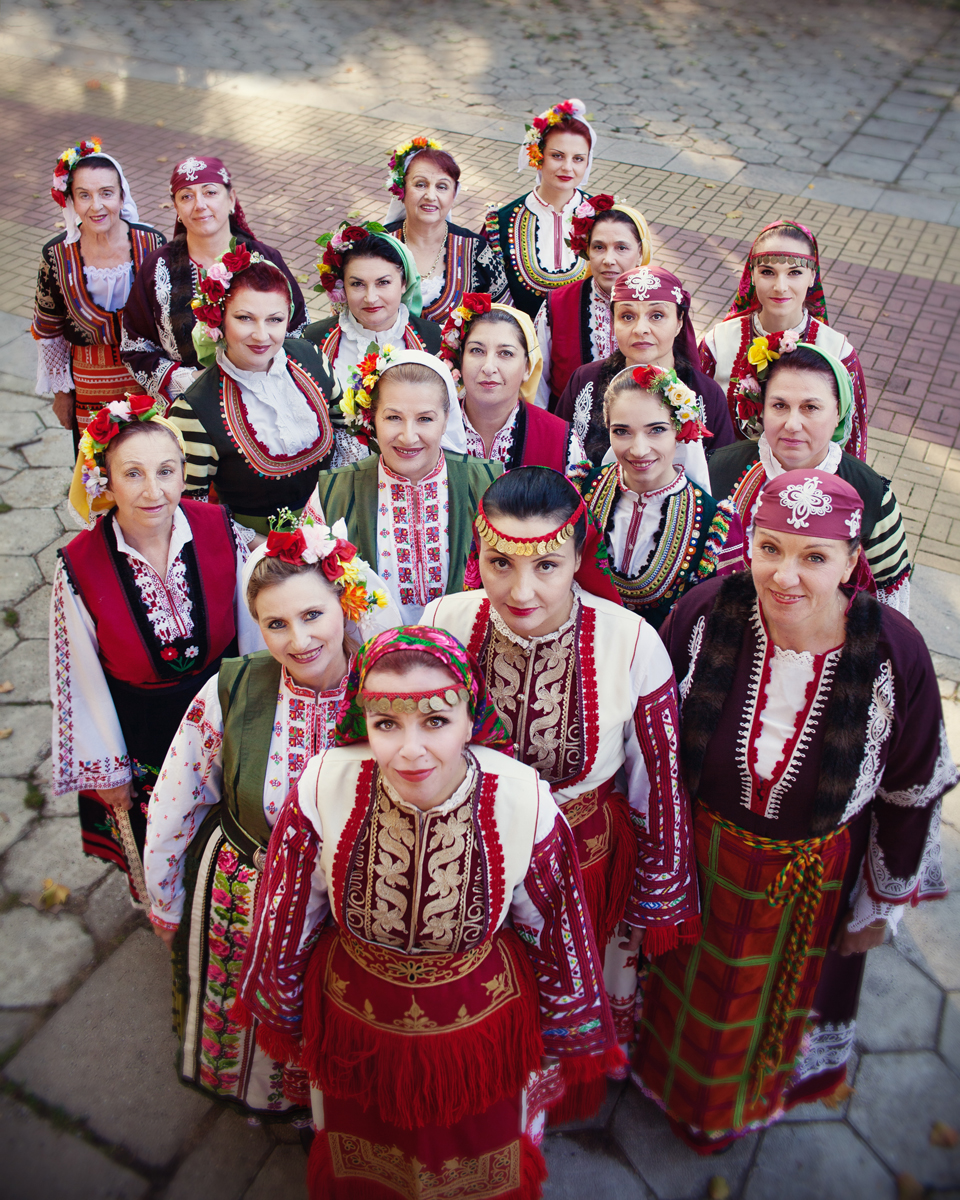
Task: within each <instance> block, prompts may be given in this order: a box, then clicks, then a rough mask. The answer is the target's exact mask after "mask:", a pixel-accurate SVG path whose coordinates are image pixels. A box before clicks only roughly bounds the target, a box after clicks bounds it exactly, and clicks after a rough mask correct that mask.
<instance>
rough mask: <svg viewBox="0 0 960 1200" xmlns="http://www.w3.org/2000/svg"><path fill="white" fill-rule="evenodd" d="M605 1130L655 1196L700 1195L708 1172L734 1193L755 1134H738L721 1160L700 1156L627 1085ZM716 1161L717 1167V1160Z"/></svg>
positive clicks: (683, 1198)
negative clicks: (723, 1180) (738, 1136)
mask: <svg viewBox="0 0 960 1200" xmlns="http://www.w3.org/2000/svg"><path fill="white" fill-rule="evenodd" d="M610 1132H611V1133H612V1134H613V1136H614V1138H615V1139H616V1141H617V1142H618V1144H619V1146H620V1149H621V1150H622V1151H623V1153H624V1154H625V1155H626V1156H627V1158H628V1159H629V1161H630V1165H631V1166H632V1167H633V1168H634V1170H635V1171H637V1173H638V1174H639V1175H640V1176H641V1177H642V1179H643V1180H644V1182H645V1183H646V1184H647V1186H648V1187H650V1188H652V1190H653V1191H654V1192H655V1193H656V1194H657V1196H659V1197H661V1198H663V1200H666V1198H669V1200H700V1197H702V1196H703V1194H704V1192H705V1191H706V1187H707V1184H708V1182H709V1181H710V1179H711V1177H712V1176H714V1175H717V1174H721V1175H723V1176H724V1177H725V1178H726V1180H727V1182H728V1183H729V1184H730V1188H731V1191H732V1192H733V1193H734V1194H736V1192H737V1190H738V1189H739V1187H740V1185H741V1183H742V1182H743V1179H744V1177H745V1175H746V1173H747V1169H748V1168H749V1166H750V1163H751V1161H752V1159H753V1152H754V1150H755V1148H756V1144H757V1138H756V1135H754V1134H751V1135H749V1136H748V1137H744V1138H740V1139H739V1140H738V1141H737V1142H736V1143H735V1144H734V1145H733V1147H732V1149H730V1150H729V1151H728V1152H727V1153H726V1154H724V1155H723V1157H722V1160H720V1159H715V1158H712V1157H710V1156H707V1157H701V1155H699V1154H697V1153H696V1152H695V1151H693V1150H691V1149H690V1148H689V1147H688V1146H686V1145H685V1144H684V1143H683V1142H681V1141H680V1139H679V1138H678V1137H675V1136H674V1135H673V1134H672V1133H671V1131H670V1127H669V1125H668V1124H667V1118H666V1117H665V1116H664V1114H663V1113H662V1112H661V1111H660V1109H659V1108H657V1106H656V1105H655V1104H654V1103H653V1101H652V1100H648V1099H647V1097H646V1096H643V1095H642V1094H641V1093H640V1092H639V1091H638V1090H637V1089H636V1088H635V1087H632V1086H631V1087H630V1088H629V1089H628V1090H627V1092H626V1093H625V1094H624V1096H623V1099H622V1100H621V1101H620V1103H619V1104H618V1105H617V1108H616V1111H615V1112H614V1114H613V1121H612V1122H611V1124H610ZM720 1161H722V1164H723V1169H722V1171H721V1170H719V1169H718V1167H717V1163H718V1162H720Z"/></svg>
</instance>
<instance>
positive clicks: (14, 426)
mask: <svg viewBox="0 0 960 1200" xmlns="http://www.w3.org/2000/svg"><path fill="white" fill-rule="evenodd" d="M43 429H44V426H43V422H42V421H41V420H40V416H39V414H38V413H36V412H32V411H29V410H24V411H20V412H12V413H8V414H7V416H6V417H5V418H4V421H3V424H2V425H0V446H20V445H22V444H23V443H24V442H27V441H29V440H30V439H31V438H38V437H40V435H41V434H42V433H43Z"/></svg>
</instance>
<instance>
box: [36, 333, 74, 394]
mask: <svg viewBox="0 0 960 1200" xmlns="http://www.w3.org/2000/svg"><path fill="white" fill-rule="evenodd" d="M70 354H71V351H70V343H69V342H68V341H67V339H66V338H65V337H55V338H43V339H42V340H40V341H38V342H37V395H38V396H45V395H46V394H47V393H48V392H72V391H73V370H72V368H71V365H70V364H71V358H70Z"/></svg>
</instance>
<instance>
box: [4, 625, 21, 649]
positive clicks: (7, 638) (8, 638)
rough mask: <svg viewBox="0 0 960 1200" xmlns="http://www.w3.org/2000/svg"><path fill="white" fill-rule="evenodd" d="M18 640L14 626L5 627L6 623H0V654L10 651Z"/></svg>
mask: <svg viewBox="0 0 960 1200" xmlns="http://www.w3.org/2000/svg"><path fill="white" fill-rule="evenodd" d="M19 640H20V638H19V637H18V636H17V630H16V628H15V627H14V626H10V625H7V623H6V622H3V623H0V654H6V652H7V651H8V650H12V649H13V647H14V646H15V645H16V644H17V642H19Z"/></svg>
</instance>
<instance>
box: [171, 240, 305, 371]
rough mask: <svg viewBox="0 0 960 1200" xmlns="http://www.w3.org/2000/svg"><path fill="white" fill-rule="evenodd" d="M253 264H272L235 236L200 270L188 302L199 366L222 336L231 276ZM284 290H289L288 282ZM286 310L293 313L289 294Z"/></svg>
mask: <svg viewBox="0 0 960 1200" xmlns="http://www.w3.org/2000/svg"><path fill="white" fill-rule="evenodd" d="M254 263H267V264H268V265H269V266H274V265H275V264H274V263H271V262H270V260H269V259H268V258H264V256H263V255H262V254H259V253H258V252H257V251H253V253H251V252H250V251H249V250H248V249H247V247H246V246H245V245H244V244H243V242H238V241H237V239H236V238H235V237H232V238H231V239H230V249H229V250H228V251H227V252H226V253H225V254H221V256H220V257H219V258H218V259H217V261H216V262H215V263H213V264H212V265H211V266H210V267H208V268H207V269H206V270H204V269H203V268H202V267H201V269H200V282H199V284H198V285H197V290H196V291H195V292H194V293H193V299H192V300H191V301H190V305H191V307H192V308H193V315H194V316H195V317H196V319H197V323H196V325H195V326H194V327H193V344H194V347H195V348H196V351H197V356H198V358H199V359H200V362H201V364H202V365H203V366H209V364H210V363H211V362H213V359H214V356H215V353H214V343H215V342H218V341H219V340H220V338H221V337H222V336H223V330H222V329H221V325H223V315H224V311H225V309H226V304H227V293H228V292H229V291H230V284H231V283H232V282H233V277H234V275H236V274H237V273H238V272H239V271H245V270H246V269H247V267H251V266H253V265H254ZM287 290H288V291H290V284H289V281H288V282H287ZM290 311H291V313H292V312H293V294H292V292H291V295H290Z"/></svg>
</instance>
